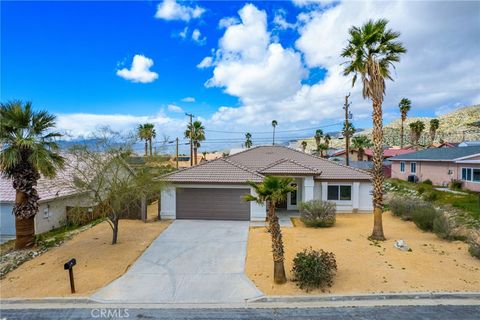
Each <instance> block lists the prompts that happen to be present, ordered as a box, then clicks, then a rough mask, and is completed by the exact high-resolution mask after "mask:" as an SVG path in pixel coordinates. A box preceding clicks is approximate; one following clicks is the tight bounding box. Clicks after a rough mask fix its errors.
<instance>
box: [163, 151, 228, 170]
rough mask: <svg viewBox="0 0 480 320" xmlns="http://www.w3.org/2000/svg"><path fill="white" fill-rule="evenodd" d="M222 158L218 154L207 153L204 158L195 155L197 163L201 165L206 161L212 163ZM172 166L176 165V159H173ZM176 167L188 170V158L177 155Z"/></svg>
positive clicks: (201, 154) (201, 155)
mask: <svg viewBox="0 0 480 320" xmlns="http://www.w3.org/2000/svg"><path fill="white" fill-rule="evenodd" d="M222 156H223V154H222V153H220V152H214V153H207V154H206V156H205V155H204V154H203V153H199V154H197V162H198V163H202V162H206V161H212V160H215V159H217V158H221V157H222ZM171 163H172V165H173V166H175V165H176V158H175V157H173V159H172V161H171ZM178 167H179V168H189V167H190V156H186V155H179V156H178Z"/></svg>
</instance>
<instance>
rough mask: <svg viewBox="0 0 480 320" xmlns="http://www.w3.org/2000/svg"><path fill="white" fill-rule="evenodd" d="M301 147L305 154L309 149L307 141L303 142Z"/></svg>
mask: <svg viewBox="0 0 480 320" xmlns="http://www.w3.org/2000/svg"><path fill="white" fill-rule="evenodd" d="M301 145H302V150H303V152H305V150H306V149H307V141H302V143H301Z"/></svg>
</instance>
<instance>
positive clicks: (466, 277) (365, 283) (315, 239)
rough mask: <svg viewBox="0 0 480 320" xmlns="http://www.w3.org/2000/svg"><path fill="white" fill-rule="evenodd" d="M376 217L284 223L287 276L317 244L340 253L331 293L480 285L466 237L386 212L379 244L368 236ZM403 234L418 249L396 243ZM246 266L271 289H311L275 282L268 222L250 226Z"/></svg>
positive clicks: (268, 291) (263, 286) (341, 216)
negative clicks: (327, 224)
mask: <svg viewBox="0 0 480 320" xmlns="http://www.w3.org/2000/svg"><path fill="white" fill-rule="evenodd" d="M372 223H373V217H372V215H369V214H339V215H337V224H336V225H335V226H334V227H332V228H319V229H313V228H305V227H303V224H301V222H300V226H298V227H293V228H282V232H283V237H284V244H285V258H286V260H285V268H286V271H287V278H289V277H290V270H291V269H292V260H293V258H294V256H295V254H296V253H297V252H299V251H302V250H303V249H304V248H309V247H310V246H311V247H312V248H313V249H323V250H326V251H331V252H333V253H335V255H336V259H337V266H338V272H337V276H336V277H335V280H334V281H335V282H334V285H333V286H332V287H331V288H330V290H329V293H331V294H353V293H382V292H383V293H386V292H413V291H417V292H421V291H479V290H480V261H479V260H478V259H475V258H473V257H471V256H470V255H469V253H468V249H467V245H466V244H465V243H463V242H460V241H446V240H442V239H439V238H438V237H437V236H436V235H435V234H433V233H428V232H423V231H421V230H419V229H418V228H417V227H416V226H415V225H414V224H413V222H406V221H402V220H400V219H399V218H397V217H395V216H393V215H392V214H390V213H386V214H384V230H385V236H386V237H387V241H385V242H380V243H378V244H375V243H373V242H371V241H369V240H368V239H367V238H368V236H369V235H370V233H371V229H372ZM398 239H403V240H405V241H406V242H407V244H408V245H409V246H410V248H411V249H412V252H404V251H400V250H398V249H396V248H394V247H393V244H394V241H395V240H398ZM246 272H247V275H248V276H249V277H250V279H251V280H252V281H253V282H254V283H255V284H256V285H257V287H258V288H259V289H260V290H262V291H263V292H264V293H265V294H267V295H295V294H296V295H305V294H307V293H306V292H305V291H303V290H300V289H299V288H298V287H297V286H296V284H295V282H291V281H289V282H287V283H286V284H284V285H275V284H274V283H273V279H272V275H273V262H272V256H271V240H270V235H269V234H268V233H267V232H266V231H265V228H263V227H255V228H251V229H250V234H249V240H248V253H247V262H246ZM327 293H328V292H327ZM310 294H321V291H320V290H315V291H310Z"/></svg>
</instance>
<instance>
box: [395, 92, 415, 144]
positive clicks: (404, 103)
mask: <svg viewBox="0 0 480 320" xmlns="http://www.w3.org/2000/svg"><path fill="white" fill-rule="evenodd" d="M398 107H399V108H400V115H401V119H402V126H401V127H400V148H403V141H404V133H403V130H404V129H403V125H404V123H405V120H407V114H408V111H410V108H411V107H412V102H411V101H410V99H407V98H403V99H402V100H400V103H399V104H398Z"/></svg>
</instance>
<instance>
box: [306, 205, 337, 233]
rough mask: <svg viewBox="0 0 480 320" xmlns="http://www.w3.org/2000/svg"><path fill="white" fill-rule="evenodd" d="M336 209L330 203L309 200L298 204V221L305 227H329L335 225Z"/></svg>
mask: <svg viewBox="0 0 480 320" xmlns="http://www.w3.org/2000/svg"><path fill="white" fill-rule="evenodd" d="M336 210H337V207H336V205H335V203H333V202H330V201H321V200H310V201H307V202H302V203H301V204H300V220H301V221H302V222H303V223H304V224H305V225H306V226H307V227H313V228H318V227H331V226H333V225H334V224H335V217H336Z"/></svg>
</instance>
